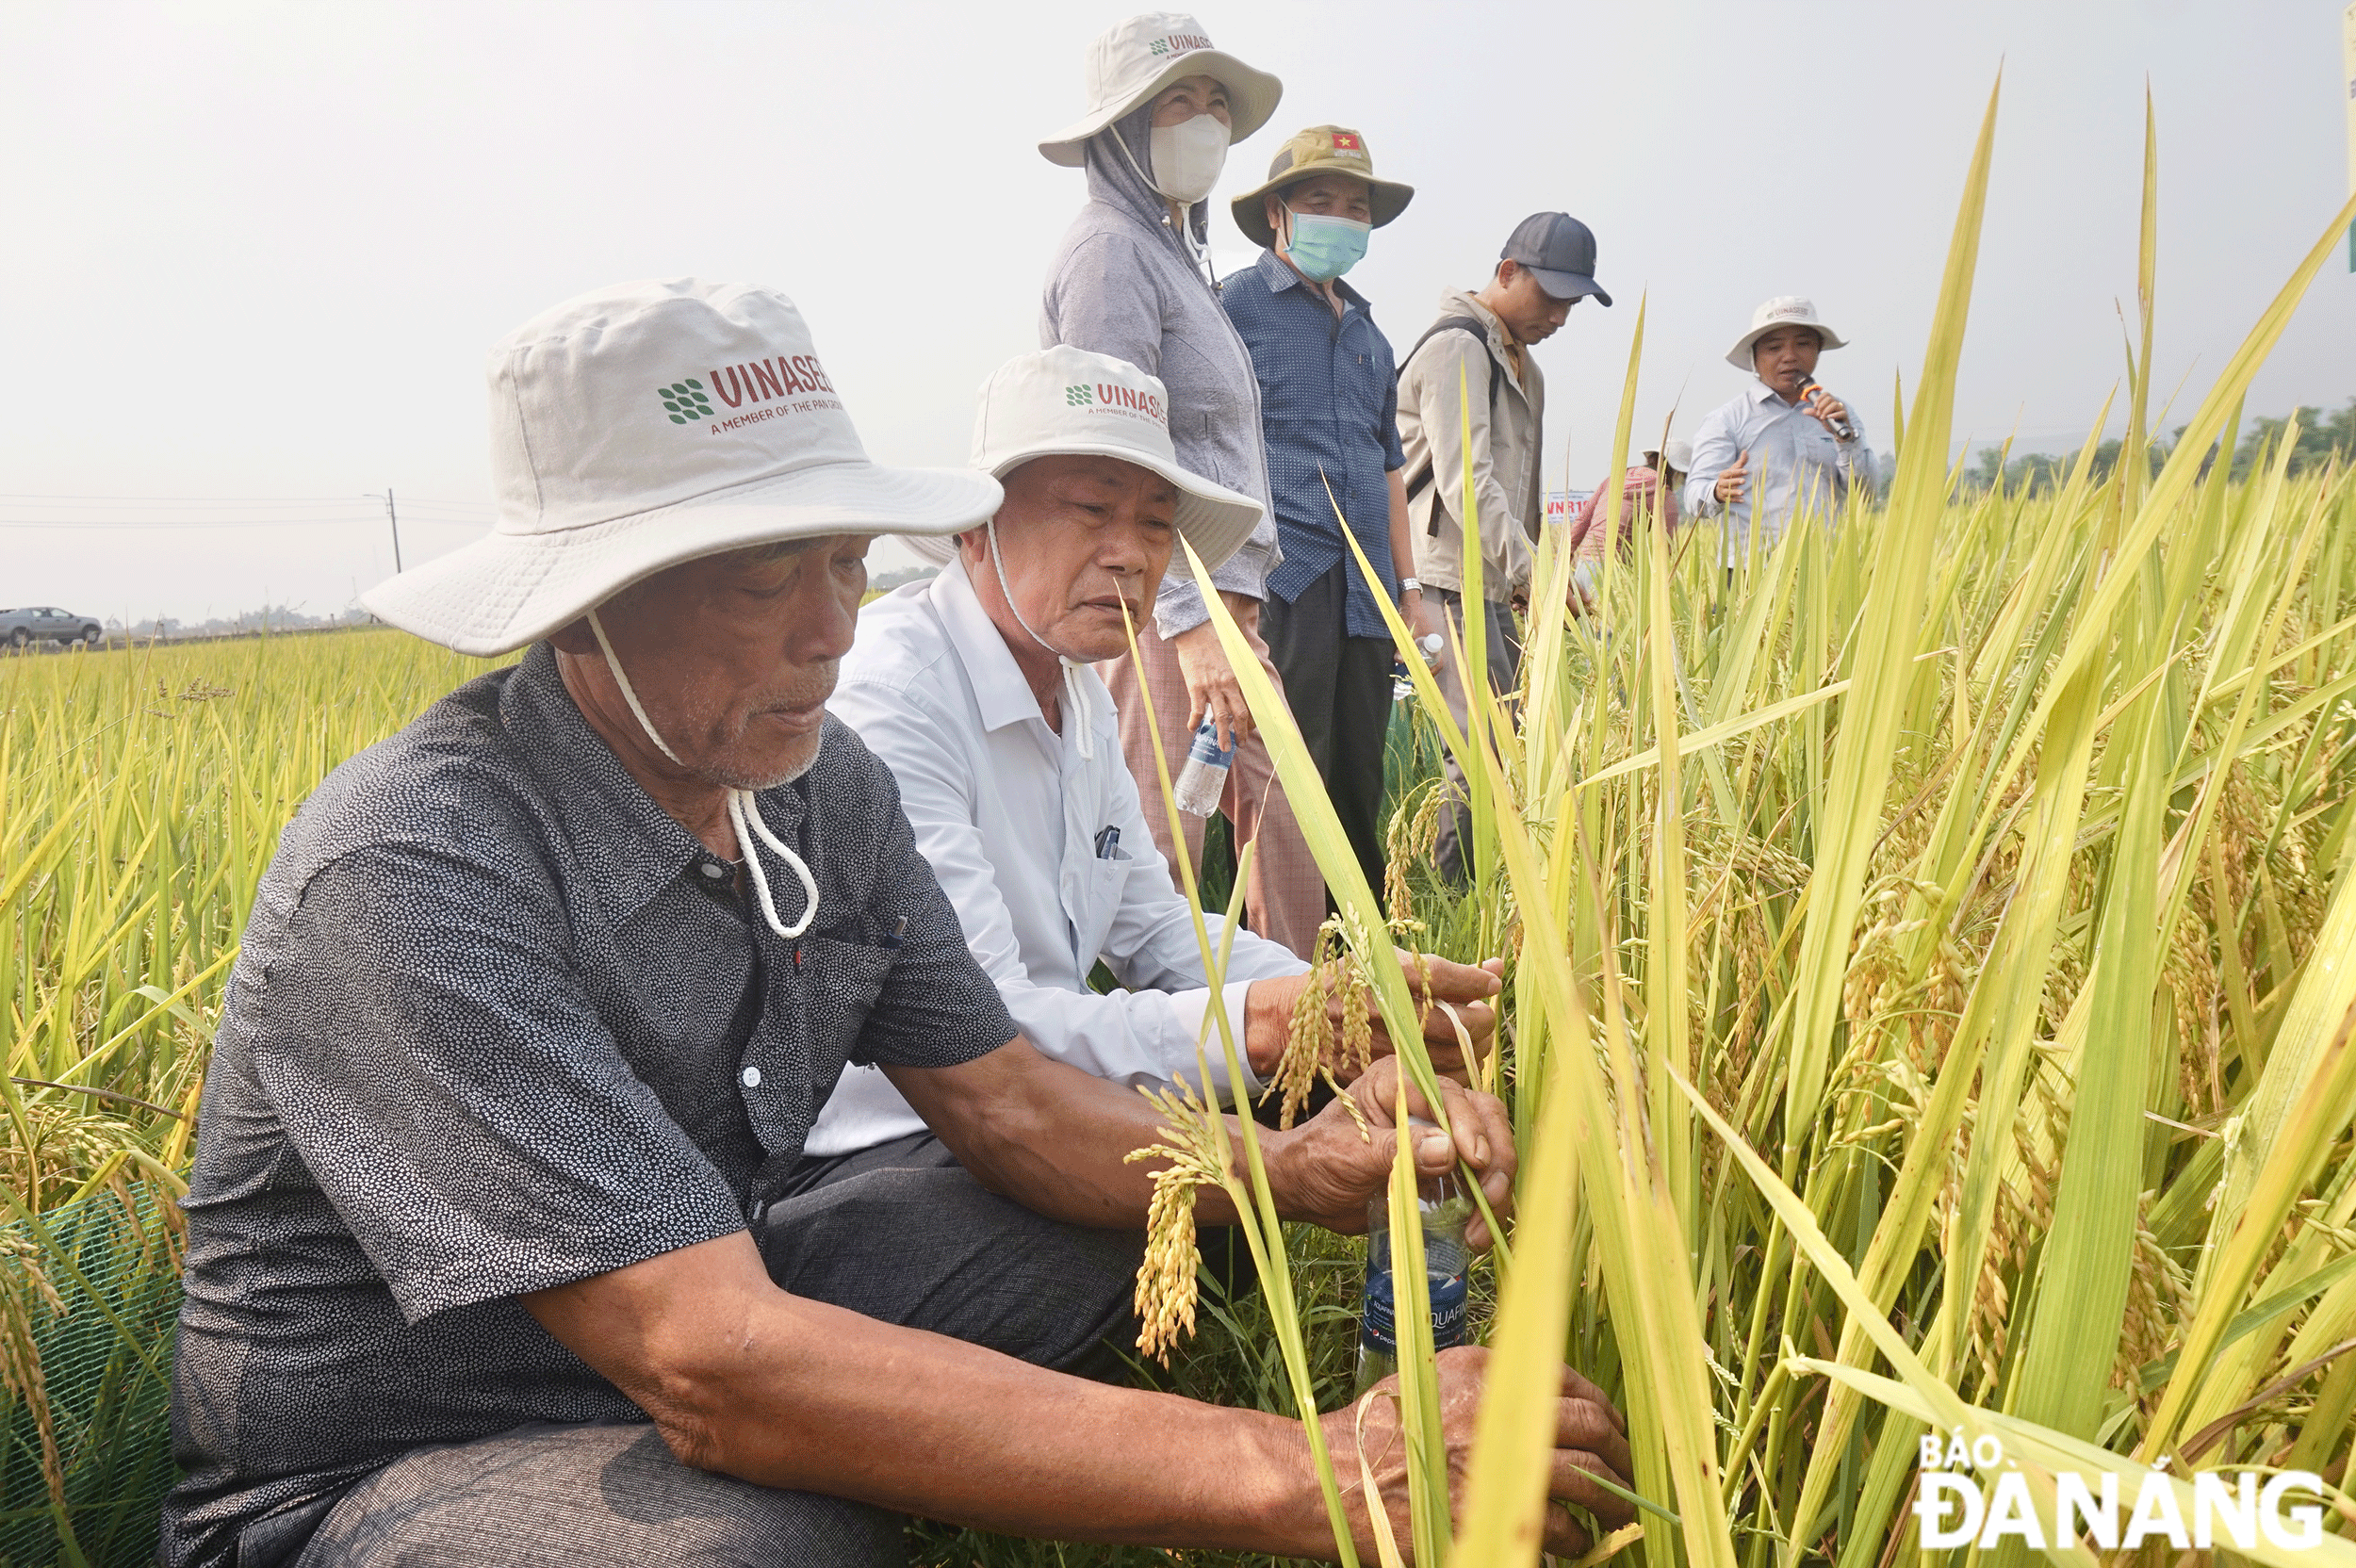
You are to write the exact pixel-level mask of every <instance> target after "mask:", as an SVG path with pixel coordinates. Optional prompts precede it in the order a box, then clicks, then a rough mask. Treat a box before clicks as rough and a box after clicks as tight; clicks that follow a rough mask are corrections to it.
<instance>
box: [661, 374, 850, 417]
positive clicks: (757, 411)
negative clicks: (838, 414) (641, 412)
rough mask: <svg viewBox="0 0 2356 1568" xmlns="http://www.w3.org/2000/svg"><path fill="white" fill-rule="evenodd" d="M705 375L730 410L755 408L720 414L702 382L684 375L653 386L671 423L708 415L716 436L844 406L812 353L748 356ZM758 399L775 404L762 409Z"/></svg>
mask: <svg viewBox="0 0 2356 1568" xmlns="http://www.w3.org/2000/svg"><path fill="white" fill-rule="evenodd" d="M704 374H705V375H706V376H709V377H710V378H711V379H712V385H711V388H710V392H711V393H712V394H715V395H717V396H718V398H719V400H721V401H722V402H723V403H725V404H727V405H728V407H729V408H744V407H745V406H746V405H747V404H751V405H756V406H754V407H753V409H752V411H751V412H748V413H744V414H738V415H733V416H728V415H723V414H721V413H720V412H719V411H718V410H717V409H715V408H713V407H712V398H711V396H709V395H707V392H706V389H705V386H704V384H703V382H701V381H699V380H697V379H696V378H695V377H694V376H688V377H686V378H684V379H683V380H680V381H677V382H674V383H672V384H670V385H668V386H662V387H657V388H656V389H655V396H657V397H658V398H660V399H661V400H663V411H664V412H665V413H666V414H668V415H669V416H670V420H671V423H673V424H675V425H685V424H692V423H694V422H695V421H697V420H705V419H708V420H711V421H712V431H711V433H712V434H713V435H718V434H719V433H722V432H723V431H731V430H736V429H738V428H740V427H742V426H744V425H749V424H755V423H758V422H759V421H761V420H763V419H774V418H777V417H778V416H779V415H783V414H803V413H809V412H810V411H811V410H814V409H821V408H841V407H842V406H843V404H842V402H841V401H840V400H837V399H836V398H835V397H834V395H833V394H834V383H833V382H831V381H828V380H827V379H826V367H825V366H823V365H820V364H819V363H818V356H817V355H816V354H778V355H777V356H776V357H775V358H773V359H752V360H746V361H745V362H744V364H742V365H730V366H728V367H726V368H722V369H718V370H707V371H705V372H704ZM761 403H774V404H775V406H773V407H769V408H761V407H759V406H758V405H759V404H761Z"/></svg>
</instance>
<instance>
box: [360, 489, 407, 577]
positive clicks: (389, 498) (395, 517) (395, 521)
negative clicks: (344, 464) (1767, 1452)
mask: <svg viewBox="0 0 2356 1568" xmlns="http://www.w3.org/2000/svg"><path fill="white" fill-rule="evenodd" d="M361 498H362V499H363V500H371V501H375V500H381V501H383V502H384V520H385V521H386V522H388V523H390V524H392V525H393V570H394V572H396V573H398V572H400V570H401V514H399V513H398V512H395V511H394V510H393V487H392V486H391V485H389V484H388V485H386V486H384V494H383V495H382V496H380V495H378V494H377V493H376V492H375V491H373V490H370V491H368V492H367V493H366V494H365V495H364V496H362V497H361Z"/></svg>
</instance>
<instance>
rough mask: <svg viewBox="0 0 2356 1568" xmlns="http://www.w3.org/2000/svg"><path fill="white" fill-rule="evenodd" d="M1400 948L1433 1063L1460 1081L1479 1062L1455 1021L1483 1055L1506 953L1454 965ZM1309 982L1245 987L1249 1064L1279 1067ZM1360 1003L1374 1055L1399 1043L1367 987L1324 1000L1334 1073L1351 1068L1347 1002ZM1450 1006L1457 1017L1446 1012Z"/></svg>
mask: <svg viewBox="0 0 2356 1568" xmlns="http://www.w3.org/2000/svg"><path fill="white" fill-rule="evenodd" d="M1398 951H1399V967H1400V968H1401V969H1403V970H1405V971H1406V972H1407V991H1408V994H1409V995H1410V996H1412V997H1414V998H1415V1001H1416V1003H1417V1004H1418V1005H1420V1006H1421V1008H1422V1020H1423V1041H1424V1049H1425V1051H1426V1053H1427V1054H1429V1055H1430V1056H1431V1058H1432V1067H1433V1068H1435V1069H1437V1070H1439V1071H1440V1072H1442V1073H1445V1074H1446V1075H1448V1077H1450V1078H1453V1079H1455V1080H1456V1081H1457V1082H1458V1083H1460V1084H1467V1083H1470V1082H1471V1081H1472V1073H1473V1070H1474V1068H1475V1067H1476V1066H1477V1065H1478V1063H1477V1061H1475V1060H1472V1059H1468V1058H1467V1055H1466V1053H1465V1049H1464V1044H1465V1042H1464V1040H1463V1039H1460V1038H1459V1037H1457V1033H1456V1024H1457V1022H1458V1021H1462V1022H1463V1024H1464V1033H1465V1035H1466V1036H1469V1037H1470V1038H1471V1042H1472V1053H1471V1054H1472V1057H1474V1058H1478V1057H1481V1056H1485V1055H1486V1054H1487V1047H1488V1045H1489V1042H1490V1041H1491V1040H1492V1039H1494V1038H1495V1037H1496V1036H1497V1006H1496V1004H1495V1003H1494V1002H1493V1001H1492V1000H1491V999H1492V998H1494V997H1495V996H1496V995H1497V993H1498V992H1499V991H1501V990H1503V989H1504V988H1505V983H1504V980H1503V975H1504V973H1505V960H1504V959H1502V958H1491V959H1489V960H1487V961H1486V962H1484V963H1481V964H1478V965H1475V964H1459V963H1452V962H1450V961H1449V960H1448V959H1446V958H1443V957H1441V956H1439V955H1437V954H1434V953H1424V954H1415V953H1410V952H1408V951H1407V950H1406V949H1404V948H1400V949H1399V950H1398ZM1308 988H1309V976H1308V974H1307V973H1305V972H1303V973H1301V974H1291V975H1285V976H1284V977H1283V978H1281V979H1274V980H1254V981H1253V982H1252V987H1251V988H1250V989H1249V990H1247V991H1246V992H1245V993H1244V1015H1243V1027H1244V1042H1243V1043H1244V1054H1245V1056H1246V1057H1247V1059H1249V1060H1250V1062H1251V1063H1252V1071H1254V1072H1256V1073H1259V1074H1261V1075H1262V1076H1264V1077H1265V1076H1266V1075H1268V1073H1271V1072H1273V1071H1275V1070H1276V1064H1277V1063H1278V1062H1279V1061H1281V1060H1282V1059H1283V1058H1284V1046H1285V1042H1286V1041H1287V1040H1288V1039H1290V1038H1291V1036H1292V1023H1293V1016H1294V1013H1295V1012H1296V1010H1297V1009H1298V1008H1299V1006H1300V1004H1301V992H1303V991H1304V990H1306V989H1308ZM1349 1008H1356V1009H1358V1011H1359V1013H1360V1015H1361V1017H1363V1018H1364V1019H1365V1021H1366V1027H1367V1030H1368V1033H1369V1034H1370V1036H1371V1040H1370V1042H1369V1043H1370V1044H1371V1046H1372V1048H1373V1054H1374V1055H1375V1056H1376V1057H1377V1058H1378V1059H1379V1058H1381V1057H1383V1056H1388V1055H1390V1054H1392V1053H1393V1052H1394V1051H1395V1050H1396V1049H1397V1047H1396V1046H1395V1045H1394V1044H1393V1043H1392V1040H1391V1032H1390V1030H1389V1029H1388V1028H1386V1027H1384V1025H1383V1017H1382V1015H1381V1014H1380V1013H1378V1012H1376V1011H1375V1007H1374V999H1373V996H1372V994H1371V993H1369V992H1368V991H1367V990H1366V988H1364V987H1360V988H1356V989H1354V990H1352V991H1350V992H1348V993H1345V994H1343V995H1340V996H1335V997H1333V998H1332V999H1331V1000H1330V1001H1328V1002H1327V1003H1326V1005H1325V1022H1326V1036H1325V1046H1324V1054H1323V1060H1324V1065H1325V1067H1326V1069H1327V1070H1329V1071H1332V1072H1334V1073H1336V1074H1340V1073H1344V1072H1347V1071H1350V1070H1355V1061H1354V1058H1353V1060H1352V1061H1351V1062H1349V1063H1345V1061H1344V1060H1343V1057H1342V1040H1343V1037H1344V1035H1345V1034H1346V1033H1347V1025H1348V1023H1349V1022H1350V1020H1349V1019H1348V1018H1347V1016H1346V1009H1349ZM1451 1010H1452V1011H1453V1013H1454V1018H1451V1017H1450V1016H1449V1014H1450V1011H1451Z"/></svg>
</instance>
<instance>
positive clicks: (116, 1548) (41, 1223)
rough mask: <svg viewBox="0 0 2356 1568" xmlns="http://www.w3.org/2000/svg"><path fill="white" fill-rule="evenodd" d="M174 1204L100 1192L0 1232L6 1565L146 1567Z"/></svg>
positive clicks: (163, 1393) (161, 1417) (173, 1294)
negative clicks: (169, 1212)
mask: <svg viewBox="0 0 2356 1568" xmlns="http://www.w3.org/2000/svg"><path fill="white" fill-rule="evenodd" d="M170 1201H171V1200H170V1199H169V1198H165V1197H160V1196H158V1195H156V1194H155V1193H154V1192H153V1191H152V1190H150V1189H149V1188H147V1187H145V1186H139V1187H135V1188H133V1189H131V1199H130V1201H129V1202H128V1203H127V1204H126V1202H125V1201H124V1200H123V1198H121V1197H119V1196H117V1195H116V1194H115V1193H113V1192H109V1191H102V1192H99V1193H96V1194H94V1195H92V1196H91V1197H89V1198H85V1199H82V1200H81V1201H77V1202H74V1203H70V1204H67V1205H66V1206H65V1207H63V1208H59V1209H53V1210H51V1211H50V1212H49V1213H47V1214H45V1215H42V1216H41V1217H40V1218H39V1219H38V1220H37V1221H36V1222H34V1223H33V1224H29V1225H28V1224H25V1223H23V1222H19V1223H17V1224H14V1225H9V1226H7V1227H5V1228H0V1357H5V1361H6V1369H7V1373H8V1377H7V1379H6V1387H5V1389H0V1431H5V1434H6V1441H5V1444H4V1445H0V1564H5V1565H7V1568H46V1565H47V1564H51V1563H66V1564H87V1565H88V1568H135V1565H140V1564H145V1563H148V1562H151V1561H153V1560H154V1558H155V1530H156V1513H157V1511H158V1509H159V1508H160V1507H161V1505H162V1503H163V1497H164V1494H165V1492H166V1491H168V1490H169V1489H170V1488H171V1486H172V1481H173V1480H174V1479H175V1478H176V1472H175V1471H174V1469H173V1468H172V1453H171V1430H170V1416H169V1411H170V1380H171V1372H172V1325H173V1322H174V1320H175V1318H176V1317H177V1316H178V1315H179V1311H180V1260H179V1255H178V1251H177V1240H176V1237H173V1236H172V1234H171V1233H170V1232H169V1231H168V1230H167V1228H166V1225H165V1216H164V1211H163V1205H164V1204H166V1203H169V1202H170ZM44 1416H45V1420H44ZM44 1427H45V1428H46V1431H47V1440H46V1441H44V1437H43V1429H44ZM60 1495H62V1498H63V1507H62V1509H60V1507H59V1501H58V1500H59V1497H60Z"/></svg>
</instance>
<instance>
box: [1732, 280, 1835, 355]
mask: <svg viewBox="0 0 2356 1568" xmlns="http://www.w3.org/2000/svg"><path fill="white" fill-rule="evenodd" d="M1777 327H1811V328H1813V329H1815V332H1816V335H1817V336H1818V337H1819V338H1820V339H1822V340H1823V343H1824V347H1825V348H1827V349H1838V348H1842V347H1844V346H1846V344H1847V342H1848V339H1846V338H1844V337H1842V336H1841V335H1840V334H1839V333H1837V332H1835V331H1833V330H1832V329H1831V328H1830V327H1828V326H1826V325H1824V321H1823V319H1820V318H1819V317H1818V316H1817V314H1816V302H1815V301H1813V300H1808V299H1803V298H1802V297H1801V296H1799V295H1797V294H1778V295H1776V296H1775V298H1774V299H1772V300H1770V301H1768V302H1766V303H1765V304H1763V305H1760V306H1759V308H1758V309H1757V310H1755V311H1752V312H1751V330H1750V331H1748V332H1746V333H1744V334H1743V335H1742V336H1740V337H1738V338H1736V339H1735V340H1734V347H1733V348H1731V349H1728V350H1727V351H1726V363H1727V364H1728V365H1731V366H1733V367H1734V368H1736V369H1738V370H1742V371H1746V372H1747V371H1750V370H1753V369H1756V367H1755V366H1753V365H1752V363H1751V345H1752V344H1754V343H1756V342H1758V341H1759V339H1760V338H1762V337H1764V336H1766V335H1768V334H1769V333H1771V332H1773V331H1775V329H1776V328H1777Z"/></svg>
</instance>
